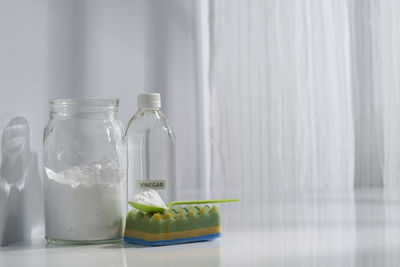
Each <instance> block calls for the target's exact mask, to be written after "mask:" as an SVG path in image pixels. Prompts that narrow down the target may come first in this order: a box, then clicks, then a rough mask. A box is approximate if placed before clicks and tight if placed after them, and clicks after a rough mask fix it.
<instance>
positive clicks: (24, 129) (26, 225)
mask: <svg viewBox="0 0 400 267" xmlns="http://www.w3.org/2000/svg"><path fill="white" fill-rule="evenodd" d="M2 125H3V126H2ZM1 132H2V135H1V145H0V148H1V158H0V159H1V164H0V246H4V245H7V244H10V243H13V242H17V241H19V240H22V239H29V238H30V237H31V236H32V235H34V234H39V233H41V232H43V204H42V199H43V190H42V183H41V179H40V176H39V172H38V159H37V154H36V153H32V151H31V148H30V143H29V124H28V121H27V120H26V119H25V118H23V117H14V118H12V117H7V116H3V117H0V133H1Z"/></svg>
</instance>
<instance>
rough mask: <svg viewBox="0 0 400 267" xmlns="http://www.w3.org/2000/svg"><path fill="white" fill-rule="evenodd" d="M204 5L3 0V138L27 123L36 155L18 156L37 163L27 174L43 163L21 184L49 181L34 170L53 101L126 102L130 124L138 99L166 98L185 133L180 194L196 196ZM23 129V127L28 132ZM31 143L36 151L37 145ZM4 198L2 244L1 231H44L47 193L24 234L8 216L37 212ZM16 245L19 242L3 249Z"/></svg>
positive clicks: (173, 0)
mask: <svg viewBox="0 0 400 267" xmlns="http://www.w3.org/2000/svg"><path fill="white" fill-rule="evenodd" d="M197 5H198V3H197V2H192V1H184V0H170V1H161V0H160V1H155V0H153V1H145V0H135V1H122V0H121V1H105V0H104V1H103V0H101V1H90V0H87V1H80V0H72V1H49V0H37V1H24V0H16V1H9V0H0V115H2V114H3V116H2V117H1V118H2V120H1V123H2V124H4V125H3V127H2V128H1V129H0V130H1V131H2V132H0V134H2V133H3V129H4V127H5V125H6V124H7V123H8V122H9V121H10V120H11V119H12V118H13V117H14V116H22V117H24V118H26V121H27V123H28V124H29V126H30V147H31V150H32V153H33V154H34V156H27V155H26V154H30V150H29V151H25V152H23V153H22V152H21V153H22V154H19V155H18V157H20V158H23V157H28V158H29V159H30V160H29V162H31V163H21V164H22V166H21V168H24V169H29V168H31V167H29V166H31V165H30V164H33V165H34V166H36V167H32V168H33V169H35V168H36V171H35V170H31V171H30V172H29V171H27V172H24V173H25V174H21V175H20V177H19V180H21V181H25V182H27V181H30V180H31V181H32V179H35V180H38V181H39V180H40V178H39V177H38V175H36V176H35V175H34V174H32V173H35V172H36V173H40V175H41V168H42V167H41V151H42V132H43V128H44V126H45V124H46V122H47V120H48V114H47V113H48V100H49V99H51V98H64V97H94V96H96V97H119V98H120V113H119V114H120V118H121V120H122V121H123V122H124V123H126V122H127V121H128V120H129V118H130V116H132V115H133V113H134V112H135V111H136V94H137V93H139V92H160V93H161V95H162V102H163V110H164V111H165V113H166V115H167V117H168V118H169V121H170V123H171V125H172V127H173V128H174V129H175V132H176V137H177V143H176V148H177V155H176V157H177V179H178V188H179V189H185V190H189V191H190V192H192V191H193V192H194V193H195V192H197V190H198V189H199V179H198V162H199V159H198V148H199V144H198V136H197V129H198V127H199V120H198V113H197V110H198V108H199V107H198V97H197V96H198V89H199V88H198V83H197V79H198V77H197V74H198V73H199V69H198V68H199V64H198V54H197V52H198V51H199V47H198V45H197V43H198V42H197V41H198V38H199V32H198V27H199V18H198V13H197V8H198V6H197ZM5 114H12V115H10V116H5ZM24 123H25V122H24ZM24 123H22V124H20V125H23V126H24V127H25V126H26V125H25V124H24ZM19 127H21V126H19ZM24 142H25V143H24V145H27V146H29V140H25V141H24ZM4 147H5V146H3V150H4ZM24 153H25V154H24ZM18 157H17V158H18ZM4 158H5V157H4V156H3V157H2V159H4ZM3 165H5V164H4V163H3ZM3 176H4V175H3ZM5 176H7V174H5ZM33 176H35V178H33ZM2 180H3V181H6V180H7V179H6V178H5V177H2ZM38 181H37V182H38ZM37 182H35V184H37ZM4 187H5V185H4V186H3V188H4ZM40 189H41V188H40V187H39V188H34V189H33V188H30V189H29V190H30V191H31V192H26V191H27V190H28V189H26V188H25V189H21V190H19V191H23V192H22V193H21V192H18V193H14V195H16V196H17V197H16V198H17V199H22V198H25V199H26V197H25V196H31V193H32V191H33V190H34V192H35V193H36V192H37V194H38V195H39V196H41V190H40ZM29 190H28V191H29ZM2 192H3V193H2V195H1V197H2V198H0V199H2V202H0V214H1V213H2V212H3V214H5V216H3V217H0V240H1V239H2V231H3V233H4V232H6V231H14V232H15V234H14V235H10V236H14V239H18V238H22V237H27V236H30V235H31V234H41V233H42V232H43V222H42V220H41V216H42V210H41V203H40V197H39V198H36V197H35V199H34V200H35V201H34V206H35V205H36V206H35V209H37V213H38V214H39V216H37V218H35V220H36V222H35V225H36V226H35V229H33V228H34V227H33V226H26V227H25V230H24V231H23V232H24V233H23V234H16V233H17V232H20V233H21V229H22V228H21V227H22V226H18V225H17V224H15V225H16V226H15V227H11V228H10V225H12V223H11V224H8V226H7V225H5V221H4V218H5V217H6V216H8V217H10V216H11V215H10V214H11V213H14V212H16V213H21V214H20V215H16V216H14V217H13V218H14V219H15V220H18V218H19V219H23V218H28V217H29V216H27V215H26V214H25V213H24V212H20V211H19V210H17V211H15V210H13V209H14V208H9V207H14V206H15V207H16V209H18V207H20V206H18V205H19V204H15V205H12V204H11V203H10V202H18V201H17V200H12V199H13V198H15V197H12V196H10V194H12V192H11V191H7V190H5V191H4V190H3V191H2ZM194 197H195V196H194ZM26 201H27V202H32V201H30V200H29V199H28V200H26ZM19 209H20V208H19ZM24 214H25V215H24ZM2 219H3V221H2ZM7 227H8V228H7ZM3 239H4V238H3ZM10 241H14V240H3V243H7V242H10ZM0 243H1V242H0Z"/></svg>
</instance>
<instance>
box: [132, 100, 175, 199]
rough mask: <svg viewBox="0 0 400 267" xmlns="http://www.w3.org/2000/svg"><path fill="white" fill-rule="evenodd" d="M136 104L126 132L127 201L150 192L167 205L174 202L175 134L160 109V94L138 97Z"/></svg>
mask: <svg viewBox="0 0 400 267" xmlns="http://www.w3.org/2000/svg"><path fill="white" fill-rule="evenodd" d="M137 104H138V107H139V110H138V111H137V112H136V114H135V115H134V116H133V117H132V119H131V120H130V121H129V123H128V126H127V129H126V132H125V138H126V142H127V153H128V166H127V177H128V198H129V199H132V198H133V197H134V196H135V195H136V194H138V193H140V192H143V191H147V190H149V189H153V190H156V191H157V192H158V193H159V194H160V196H161V198H162V199H163V200H164V202H165V203H168V202H170V201H173V200H175V134H174V132H173V130H172V129H171V127H170V126H169V125H168V121H167V118H166V117H165V115H164V114H163V113H162V112H161V110H160V108H161V100H160V94H156V93H149V94H139V95H138V97H137Z"/></svg>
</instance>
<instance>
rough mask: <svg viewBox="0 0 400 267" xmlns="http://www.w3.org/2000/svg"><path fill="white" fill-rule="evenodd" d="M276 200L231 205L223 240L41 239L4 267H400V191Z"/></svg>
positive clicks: (2, 254)
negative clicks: (80, 242) (161, 243)
mask: <svg viewBox="0 0 400 267" xmlns="http://www.w3.org/2000/svg"><path fill="white" fill-rule="evenodd" d="M278 199H279V200H276V199H275V200H271V199H263V197H262V196H254V195H249V194H248V195H244V197H242V198H241V200H242V201H241V202H240V203H238V204H229V205H228V204H225V205H224V206H223V207H221V209H222V214H223V236H222V238H219V239H217V240H215V241H212V242H201V243H192V244H185V245H175V246H165V247H153V248H147V247H138V246H133V245H129V244H114V245H112V244H109V245H96V246H68V247H47V246H46V242H45V240H44V239H43V238H41V237H38V238H35V239H33V240H31V241H25V242H20V243H16V244H12V245H9V246H6V247H2V248H0V266H1V267H3V266H4V267H5V266H99V267H100V266H190V267H192V266H356V267H366V266H399V265H400V193H398V192H386V191H382V190H379V189H376V190H356V191H353V190H351V191H349V192H338V191H336V192H333V191H315V192H308V193H303V194H301V195H297V196H293V195H286V196H281V197H280V198H278ZM250 203H259V204H258V205H254V206H250ZM261 203H268V205H266V204H261Z"/></svg>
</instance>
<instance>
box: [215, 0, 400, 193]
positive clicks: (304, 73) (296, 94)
mask: <svg viewBox="0 0 400 267" xmlns="http://www.w3.org/2000/svg"><path fill="white" fill-rule="evenodd" d="M398 14H400V2H399V1H387V0H382V1H377V0H347V1H345V0H340V1H336V0H327V1H312V0H303V1H296V0H283V1H282V0H266V1H265V0H252V1H240V0H219V1H210V29H211V33H210V60H211V64H210V90H209V91H210V110H211V112H210V113H211V115H210V125H211V127H210V140H211V143H210V147H211V169H210V173H211V178H210V181H211V188H215V189H217V190H225V189H229V190H235V191H239V192H249V191H252V190H256V191H257V192H258V193H260V194H261V193H262V192H263V191H264V192H277V191H278V192H282V191H286V190H292V189H295V190H297V189H300V190H301V189H310V188H311V189H312V188H352V187H353V186H355V187H381V186H384V187H387V188H390V187H393V186H398V184H399V181H400V177H399V175H398V173H399V169H400V142H399V137H398V136H399V130H400V116H399V104H400V84H399V78H400V27H399V25H400V17H399V15H398Z"/></svg>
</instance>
